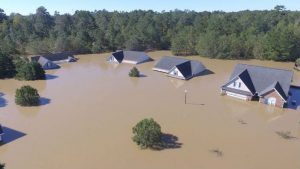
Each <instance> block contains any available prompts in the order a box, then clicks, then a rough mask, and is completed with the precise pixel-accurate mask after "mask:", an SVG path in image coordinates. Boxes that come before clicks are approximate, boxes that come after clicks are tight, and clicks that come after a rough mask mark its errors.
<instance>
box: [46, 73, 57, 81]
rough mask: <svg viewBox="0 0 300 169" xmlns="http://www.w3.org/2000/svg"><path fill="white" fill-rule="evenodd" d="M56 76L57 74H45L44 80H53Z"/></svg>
mask: <svg viewBox="0 0 300 169" xmlns="http://www.w3.org/2000/svg"><path fill="white" fill-rule="evenodd" d="M57 78H58V76H56V75H51V74H46V78H45V80H54V79H57Z"/></svg>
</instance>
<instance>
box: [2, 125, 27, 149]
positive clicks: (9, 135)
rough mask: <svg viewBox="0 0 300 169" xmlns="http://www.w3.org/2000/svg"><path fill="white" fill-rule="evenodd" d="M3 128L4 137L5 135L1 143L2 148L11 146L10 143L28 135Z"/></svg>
mask: <svg viewBox="0 0 300 169" xmlns="http://www.w3.org/2000/svg"><path fill="white" fill-rule="evenodd" d="M2 128H3V132H4V135H3V141H2V142H0V146H3V145H6V144H9V143H10V142H13V141H15V140H17V139H20V138H21V137H23V136H25V135H26V134H25V133H23V132H20V131H17V130H14V129H11V128H8V127H4V126H2Z"/></svg>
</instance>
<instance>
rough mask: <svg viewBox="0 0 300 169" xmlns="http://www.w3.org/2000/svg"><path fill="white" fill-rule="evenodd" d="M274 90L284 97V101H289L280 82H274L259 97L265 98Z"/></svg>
mask: <svg viewBox="0 0 300 169" xmlns="http://www.w3.org/2000/svg"><path fill="white" fill-rule="evenodd" d="M274 89H275V90H276V91H277V92H278V93H279V94H280V95H281V96H282V97H283V99H284V100H287V95H286V94H285V93H284V91H283V89H282V87H281V85H280V84H279V82H274V83H273V84H271V85H270V86H269V87H267V88H266V89H265V90H263V91H261V92H259V93H258V95H259V96H263V95H265V94H266V93H268V92H270V91H272V90H274Z"/></svg>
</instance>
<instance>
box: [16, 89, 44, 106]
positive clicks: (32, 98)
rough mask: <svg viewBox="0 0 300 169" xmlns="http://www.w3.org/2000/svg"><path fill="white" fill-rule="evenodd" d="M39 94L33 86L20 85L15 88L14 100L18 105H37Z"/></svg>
mask: <svg viewBox="0 0 300 169" xmlns="http://www.w3.org/2000/svg"><path fill="white" fill-rule="evenodd" d="M39 99H40V95H39V94H38V91H37V90H36V89H35V88H32V87H31V86H22V87H21V88H20V89H17V90H16V95H15V102H16V104H17V105H20V106H38V105H39V103H40V101H39Z"/></svg>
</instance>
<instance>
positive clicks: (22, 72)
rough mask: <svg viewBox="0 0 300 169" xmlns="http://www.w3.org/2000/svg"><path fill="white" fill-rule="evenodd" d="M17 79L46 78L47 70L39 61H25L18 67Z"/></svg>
mask: <svg viewBox="0 0 300 169" xmlns="http://www.w3.org/2000/svg"><path fill="white" fill-rule="evenodd" d="M16 79H19V80H40V79H45V71H44V69H43V68H42V66H41V65H40V64H39V63H36V62H31V63H26V62H25V63H24V64H23V65H20V66H19V67H17V74H16Z"/></svg>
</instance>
